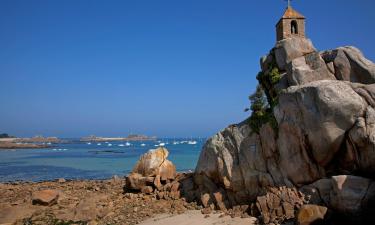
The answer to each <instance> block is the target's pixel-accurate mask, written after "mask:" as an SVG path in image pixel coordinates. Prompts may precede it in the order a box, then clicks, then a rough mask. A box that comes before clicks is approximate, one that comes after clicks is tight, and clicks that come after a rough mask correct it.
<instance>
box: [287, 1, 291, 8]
mask: <svg viewBox="0 0 375 225" xmlns="http://www.w3.org/2000/svg"><path fill="white" fill-rule="evenodd" d="M286 1H288V8H290V7H291V4H290V2H291V1H292V0H286Z"/></svg>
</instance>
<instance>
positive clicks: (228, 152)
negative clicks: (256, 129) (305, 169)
mask: <svg viewBox="0 0 375 225" xmlns="http://www.w3.org/2000/svg"><path fill="white" fill-rule="evenodd" d="M270 151H272V150H270ZM195 172H196V174H202V175H204V177H208V178H209V179H211V180H212V181H213V182H215V183H219V184H221V186H223V187H224V188H225V189H226V190H228V191H229V195H230V197H231V200H232V203H246V202H248V200H249V199H250V200H254V199H255V198H256V196H257V195H258V194H259V193H260V192H261V190H262V188H263V187H267V186H270V185H273V184H274V183H273V180H272V177H271V175H270V174H269V173H268V171H267V165H266V161H265V160H264V158H263V152H262V148H261V143H260V138H259V135H257V134H254V133H252V132H251V129H250V127H249V125H248V124H247V123H246V121H245V122H243V123H240V124H238V125H232V126H229V127H228V128H226V129H224V130H222V131H221V132H219V133H218V134H216V135H215V136H213V137H211V138H210V139H209V140H208V141H207V142H206V144H205V146H204V147H203V150H202V152H201V154H200V157H199V160H198V163H197V166H196V169H195Z"/></svg>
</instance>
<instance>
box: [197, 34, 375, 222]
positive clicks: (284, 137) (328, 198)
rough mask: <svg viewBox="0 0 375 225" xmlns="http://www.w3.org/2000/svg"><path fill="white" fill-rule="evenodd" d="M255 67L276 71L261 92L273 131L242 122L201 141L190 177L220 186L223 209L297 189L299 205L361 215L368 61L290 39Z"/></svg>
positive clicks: (370, 99) (374, 154)
mask: <svg viewBox="0 0 375 225" xmlns="http://www.w3.org/2000/svg"><path fill="white" fill-rule="evenodd" d="M261 68H262V72H263V73H267V72H268V71H270V70H271V69H273V68H277V70H278V71H279V73H280V79H279V81H278V82H277V84H275V85H273V86H267V87H264V88H266V89H268V91H269V93H273V95H274V96H273V97H275V96H276V95H277V96H276V97H277V100H278V101H277V104H276V105H275V106H274V107H273V115H274V117H275V119H276V121H277V128H276V129H275V128H274V127H273V126H271V124H270V123H265V124H263V126H262V127H261V128H260V130H259V132H258V133H256V132H254V131H253V130H252V129H251V127H250V125H249V123H248V121H247V120H246V121H243V122H241V123H238V124H235V125H230V126H229V127H227V128H225V129H223V130H222V131H220V132H219V133H217V134H215V135H214V136H213V137H211V138H210V139H209V140H208V141H207V143H206V144H205V146H204V148H203V150H202V152H201V155H200V158H199V162H198V164H197V166H196V169H195V172H196V174H197V175H196V176H200V177H205V179H207V180H210V181H212V183H213V184H214V185H215V186H216V187H217V189H222V192H223V193H225V196H227V199H228V203H229V205H242V204H249V203H250V202H256V200H257V198H259V196H262V195H265V194H266V193H267V191H268V189H269V188H270V187H276V188H277V187H282V188H284V187H287V188H298V189H299V190H301V192H304V193H303V194H305V195H306V196H304V197H303V199H304V202H305V203H309V201H315V203H316V204H320V205H321V206H325V207H328V209H329V210H333V211H334V212H338V213H346V214H352V215H359V214H360V213H362V212H364V209H366V208H368V205H369V204H372V202H373V201H374V200H373V199H374V198H373V195H374V194H373V192H374V185H373V180H372V179H374V172H375V64H374V63H372V62H371V61H370V60H368V59H366V58H365V57H364V56H363V54H362V53H361V52H360V51H359V50H358V49H356V48H354V47H340V48H337V49H335V50H329V51H322V52H318V51H317V50H316V49H315V48H314V46H313V45H312V43H311V41H310V40H307V39H304V38H289V39H285V40H282V41H279V42H278V43H277V44H276V47H275V48H274V49H272V50H271V51H270V53H269V54H268V55H267V56H265V57H263V58H262V59H261ZM346 175H347V176H346ZM197 185H198V186H199V183H198V184H197ZM200 189H204V187H203V185H201V186H200ZM206 189H207V188H206ZM314 191H315V192H314ZM317 193H318V194H317ZM266 205H267V204H266ZM313 210H315V209H313ZM314 212H315V211H314ZM293 217H294V216H293ZM264 222H265V221H264ZM278 222H281V221H278Z"/></svg>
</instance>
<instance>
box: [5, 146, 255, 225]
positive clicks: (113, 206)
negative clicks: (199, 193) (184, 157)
mask: <svg viewBox="0 0 375 225" xmlns="http://www.w3.org/2000/svg"><path fill="white" fill-rule="evenodd" d="M167 157H168V150H167V149H165V148H158V149H154V150H150V151H149V152H148V153H146V154H144V155H143V156H142V157H141V158H140V160H139V161H138V163H137V165H136V166H135V167H134V169H133V172H132V173H131V174H129V175H128V176H126V177H124V178H119V177H113V178H112V179H109V180H82V181H74V180H72V181H66V180H65V179H63V178H61V179H59V180H57V181H45V182H14V183H2V184H0V224H2V225H5V224H7V225H9V224H15V225H25V224H27V225H30V224H41V225H42V224H43V225H66V224H89V225H95V224H103V225H104V224H129V225H132V224H139V223H141V222H142V221H144V220H147V219H152V218H154V217H155V216H156V215H163V216H164V219H166V221H169V224H175V223H174V222H173V221H175V219H174V218H173V215H180V214H184V213H187V211H188V210H189V211H191V212H189V213H188V215H191V216H193V217H192V220H191V221H192V222H194V223H199V224H214V223H217V222H220V221H227V222H226V223H227V224H241V223H242V222H244V221H247V222H251V223H250V224H252V223H254V222H255V221H256V220H257V219H256V218H252V217H250V216H249V215H248V213H245V210H246V209H245V208H241V207H237V208H233V209H228V210H226V209H225V210H215V208H207V207H204V206H202V205H201V204H200V202H197V201H195V197H194V196H193V197H192V196H191V194H194V187H195V185H194V181H193V177H194V174H193V173H190V174H186V173H176V168H175V166H174V165H173V163H172V162H170V161H169V160H167ZM189 196H190V197H189ZM206 204H207V203H206ZM197 211H198V212H199V214H197ZM210 214H211V215H210ZM189 217H190V216H189ZM234 217H237V218H238V219H237V220H233V221H231V220H228V219H229V218H234ZM181 218H184V217H177V218H176V220H179V219H181ZM209 218H211V220H210V219H209ZM240 218H243V219H244V220H239V219H240ZM245 218H246V219H245ZM164 219H161V218H159V219H158V220H161V221H163V220H164ZM147 223H148V224H149V223H150V222H147V221H146V224H147ZM161 223H163V224H165V223H166V222H165V223H164V222H161ZM165 225H167V224H165Z"/></svg>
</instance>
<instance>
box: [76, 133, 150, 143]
mask: <svg viewBox="0 0 375 225" xmlns="http://www.w3.org/2000/svg"><path fill="white" fill-rule="evenodd" d="M153 140H156V136H152V137H149V136H146V135H139V134H130V135H128V136H127V137H97V136H95V135H91V136H89V137H83V138H81V141H94V142H103V141H153Z"/></svg>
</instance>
